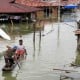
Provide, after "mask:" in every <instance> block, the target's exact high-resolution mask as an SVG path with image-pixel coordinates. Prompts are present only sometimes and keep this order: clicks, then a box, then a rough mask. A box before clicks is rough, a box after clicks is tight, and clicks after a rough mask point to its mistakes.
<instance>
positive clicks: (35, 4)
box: [16, 0, 79, 7]
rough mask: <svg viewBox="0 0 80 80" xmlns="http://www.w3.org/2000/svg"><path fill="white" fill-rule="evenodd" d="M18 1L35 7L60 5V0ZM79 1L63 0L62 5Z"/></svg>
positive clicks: (17, 0)
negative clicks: (52, 0) (51, 0)
mask: <svg viewBox="0 0 80 80" xmlns="http://www.w3.org/2000/svg"><path fill="white" fill-rule="evenodd" d="M16 2H17V3H21V4H24V5H27V6H33V7H43V6H59V0H56V1H55V2H49V1H46V2H45V1H41V0H16ZM78 2H79V0H68V1H62V2H61V3H60V5H61V6H64V5H67V4H77V3H78Z"/></svg>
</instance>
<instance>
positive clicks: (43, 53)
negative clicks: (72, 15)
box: [0, 22, 77, 80]
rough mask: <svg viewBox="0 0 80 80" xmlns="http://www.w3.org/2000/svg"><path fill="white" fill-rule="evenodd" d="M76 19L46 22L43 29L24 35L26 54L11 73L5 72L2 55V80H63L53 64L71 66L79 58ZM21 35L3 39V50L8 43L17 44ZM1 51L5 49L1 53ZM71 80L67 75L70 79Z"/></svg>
mask: <svg viewBox="0 0 80 80" xmlns="http://www.w3.org/2000/svg"><path fill="white" fill-rule="evenodd" d="M75 29H76V23H74V22H68V23H60V24H59V25H58V24H57V23H46V24H45V25H44V30H43V31H42V32H41V37H40V36H39V35H40V32H39V31H37V32H36V34H35V38H36V39H35V44H34V42H33V33H29V34H27V35H26V34H25V35H22V38H23V40H24V45H25V47H26V49H27V52H28V55H27V58H26V59H25V60H24V61H23V62H22V63H20V66H21V68H20V69H19V67H18V66H17V67H16V68H15V69H14V70H13V71H12V72H11V73H2V67H3V66H4V58H3V56H1V57H0V80H60V76H59V74H57V73H55V72H54V71H53V68H56V67H58V68H60V67H66V66H69V65H70V63H72V62H73V61H75V59H76V55H77V54H76V50H77V37H76V36H75V35H74V32H73V31H75ZM19 39H20V37H19V36H16V37H15V39H12V40H11V41H7V40H0V44H1V46H0V50H1V51H0V52H2V51H4V50H5V49H6V45H11V46H13V45H15V44H16V45H17V44H18V40H19ZM1 54H2V53H1ZM67 80H68V79H67Z"/></svg>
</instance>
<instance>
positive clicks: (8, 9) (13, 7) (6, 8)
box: [0, 0, 40, 13]
mask: <svg viewBox="0 0 80 80" xmlns="http://www.w3.org/2000/svg"><path fill="white" fill-rule="evenodd" d="M10 1H11V0H1V2H0V13H26V12H34V11H37V10H40V9H38V8H33V7H26V6H24V5H20V4H17V3H10Z"/></svg>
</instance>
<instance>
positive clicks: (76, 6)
mask: <svg viewBox="0 0 80 80" xmlns="http://www.w3.org/2000/svg"><path fill="white" fill-rule="evenodd" d="M64 8H66V9H74V8H78V5H74V4H68V5H66V6H64Z"/></svg>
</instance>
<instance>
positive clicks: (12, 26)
mask: <svg viewBox="0 0 80 80" xmlns="http://www.w3.org/2000/svg"><path fill="white" fill-rule="evenodd" d="M13 29H14V25H13V21H12V19H11V33H12V32H13Z"/></svg>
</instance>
